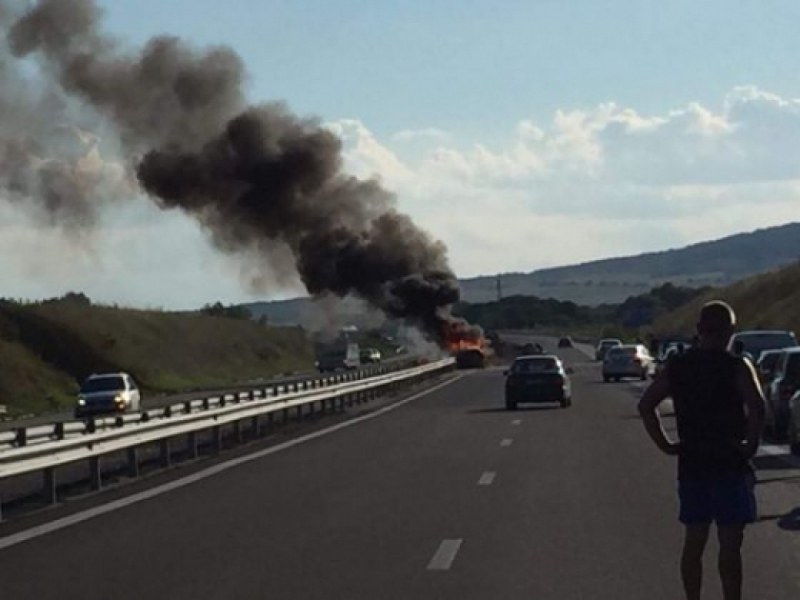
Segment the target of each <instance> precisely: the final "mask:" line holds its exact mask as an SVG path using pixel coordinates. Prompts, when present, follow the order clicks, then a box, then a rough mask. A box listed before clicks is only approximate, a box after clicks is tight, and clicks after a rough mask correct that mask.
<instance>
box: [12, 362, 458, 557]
mask: <svg viewBox="0 0 800 600" xmlns="http://www.w3.org/2000/svg"><path fill="white" fill-rule="evenodd" d="M462 377H464V375H463V374H462V375H458V376H456V377H453V378H452V379H448V380H447V381H444V382H442V383H440V384H438V385H435V386H433V387H432V388H428V389H427V390H424V391H422V392H419V393H417V394H414V395H413V396H409V397H408V398H405V399H404V400H400V401H399V402H395V403H394V404H390V405H389V406H384V407H383V408H381V409H378V410H376V411H375V412H372V413H368V414H366V415H362V416H360V417H356V418H354V419H351V420H349V421H344V422H342V423H338V424H336V425H332V426H331V427H327V428H325V429H321V430H319V431H315V432H314V433H309V434H307V435H304V436H301V437H299V438H296V439H294V440H289V441H288V442H283V443H282V444H277V445H275V446H271V447H269V448H265V449H264V450H259V451H258V452H254V453H253V454H248V455H247V456H240V457H238V458H233V459H231V460H228V461H225V462H222V463H219V464H216V465H214V466H212V467H209V468H207V469H203V470H202V471H198V472H197V473H193V474H192V475H187V476H186V477H181V478H180V479H175V480H174V481H170V482H169V483H165V484H163V485H159V486H156V487H154V488H150V489H149V490H145V491H143V492H139V493H137V494H132V495H130V496H126V497H125V498H120V499H118V500H114V501H113V502H109V503H108V504H103V505H100V506H95V507H94V508H90V509H88V510H84V511H81V512H77V513H75V514H72V515H69V516H66V517H62V518H61V519H56V520H55V521H50V522H49V523H44V524H42V525H38V526H36V527H32V528H30V529H27V530H25V531H20V532H18V533H14V534H12V535H8V536H6V537H3V538H0V550H3V549H5V548H9V547H11V546H15V545H17V544H20V543H22V542H26V541H28V540H32V539H34V538H38V537H41V536H43V535H47V534H48V533H52V532H54V531H58V530H60V529H64V528H66V527H70V526H72V525H77V524H78V523H82V522H83V521H88V520H89V519H93V518H95V517H99V516H101V515H105V514H107V513H110V512H114V511H115V510H119V509H121V508H125V507H126V506H130V505H132V504H137V503H139V502H143V501H144V500H149V499H150V498H155V497H157V496H161V495H162V494H166V493H167V492H171V491H172V490H177V489H179V488H182V487H185V486H187V485H190V484H192V483H196V482H198V481H202V480H203V479H208V478H209V477H213V476H214V475H217V474H218V473H222V472H223V471H227V470H229V469H233V468H234V467H238V466H239V465H243V464H246V463H249V462H252V461H254V460H258V459H260V458H264V457H265V456H269V455H271V454H277V453H278V452H282V451H283V450H288V449H289V448H293V447H294V446H299V445H300V444H303V443H305V442H310V441H311V440H315V439H318V438H321V437H325V436H327V435H330V434H331V433H335V432H337V431H339V430H341V429H345V428H347V427H352V426H353V425H357V424H359V423H363V422H364V421H369V420H370V419H374V418H376V417H379V416H381V415H385V414H386V413H388V412H391V411H393V410H396V409H398V408H400V407H401V406H404V405H406V404H408V403H409V402H413V401H414V400H418V399H419V398H422V397H424V396H427V395H429V394H432V393H434V392H436V391H438V390H440V389H442V388H444V387H446V386H448V385H451V384H453V383H455V382H456V381H458V380H459V379H461V378H462Z"/></svg>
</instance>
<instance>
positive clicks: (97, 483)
mask: <svg viewBox="0 0 800 600" xmlns="http://www.w3.org/2000/svg"><path fill="white" fill-rule="evenodd" d="M89 487H90V488H91V490H92V491H93V492H96V491H98V490H100V488H102V487H103V475H102V472H101V470H100V457H99V456H92V457H91V458H90V459H89Z"/></svg>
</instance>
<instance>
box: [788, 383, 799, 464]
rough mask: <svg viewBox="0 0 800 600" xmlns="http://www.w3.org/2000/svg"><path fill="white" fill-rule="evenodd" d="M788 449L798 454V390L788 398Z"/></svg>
mask: <svg viewBox="0 0 800 600" xmlns="http://www.w3.org/2000/svg"><path fill="white" fill-rule="evenodd" d="M787 437H788V438H789V439H788V441H789V450H791V452H792V454H795V455H798V456H800V390H798V391H797V392H795V393H794V396H792V398H791V399H790V400H789V427H788V431H787Z"/></svg>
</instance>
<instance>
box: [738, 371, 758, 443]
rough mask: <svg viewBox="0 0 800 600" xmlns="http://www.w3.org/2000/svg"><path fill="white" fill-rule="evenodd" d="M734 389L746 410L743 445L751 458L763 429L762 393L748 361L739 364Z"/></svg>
mask: <svg viewBox="0 0 800 600" xmlns="http://www.w3.org/2000/svg"><path fill="white" fill-rule="evenodd" d="M736 387H737V389H738V390H739V395H740V396H741V398H742V400H743V401H744V405H745V408H746V410H747V438H746V439H745V440H744V444H745V454H746V455H747V456H748V458H751V457H753V456H755V454H756V451H757V450H758V443H759V442H760V441H761V431H762V430H763V428H764V393H763V392H762V391H761V384H760V383H759V382H758V377H757V376H756V372H755V369H754V368H753V365H752V363H751V362H750V361H749V360H743V361H742V363H741V367H740V368H739V372H738V373H737V377H736Z"/></svg>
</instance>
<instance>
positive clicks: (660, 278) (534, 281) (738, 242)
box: [461, 223, 800, 306]
mask: <svg viewBox="0 0 800 600" xmlns="http://www.w3.org/2000/svg"><path fill="white" fill-rule="evenodd" d="M798 260H800V223H790V224H787V225H781V226H778V227H770V228H767V229H759V230H757V231H754V232H752V233H740V234H737V235H732V236H729V237H725V238H722V239H719V240H714V241H709V242H702V243H699V244H693V245H691V246H687V247H685V248H680V249H674V250H665V251H662V252H649V253H646V254H639V255H636V256H626V257H621V258H609V259H604V260H596V261H592V262H586V263H581V264H578V265H572V266H566V267H556V268H550V269H542V270H539V271H534V272H532V273H508V274H502V275H499V276H498V275H495V276H486V277H475V278H472V279H465V280H462V281H461V289H462V296H463V298H464V300H466V301H467V302H486V301H489V300H496V299H497V297H498V287H497V286H498V280H499V281H500V286H501V293H502V295H503V296H512V295H525V296H529V295H532V296H539V297H540V298H555V299H558V300H571V301H573V302H576V303H578V304H587V305H590V306H592V305H598V304H604V303H613V304H616V303H619V302H623V301H624V300H625V299H626V298H628V297H629V296H633V295H638V294H643V293H646V292H647V291H649V290H651V289H652V288H654V287H657V286H659V285H661V284H663V283H667V282H670V283H673V284H675V285H681V286H687V287H703V286H715V287H720V286H726V285H729V284H731V283H734V282H736V281H739V280H741V279H743V278H745V277H749V276H751V275H757V274H759V273H763V272H765V271H769V270H772V269H777V268H780V267H783V266H786V265H788V264H791V263H793V262H796V261H798Z"/></svg>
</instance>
